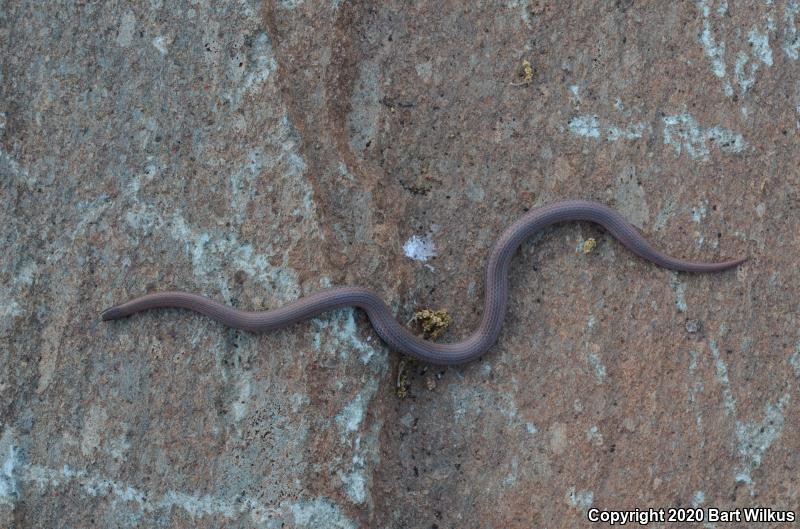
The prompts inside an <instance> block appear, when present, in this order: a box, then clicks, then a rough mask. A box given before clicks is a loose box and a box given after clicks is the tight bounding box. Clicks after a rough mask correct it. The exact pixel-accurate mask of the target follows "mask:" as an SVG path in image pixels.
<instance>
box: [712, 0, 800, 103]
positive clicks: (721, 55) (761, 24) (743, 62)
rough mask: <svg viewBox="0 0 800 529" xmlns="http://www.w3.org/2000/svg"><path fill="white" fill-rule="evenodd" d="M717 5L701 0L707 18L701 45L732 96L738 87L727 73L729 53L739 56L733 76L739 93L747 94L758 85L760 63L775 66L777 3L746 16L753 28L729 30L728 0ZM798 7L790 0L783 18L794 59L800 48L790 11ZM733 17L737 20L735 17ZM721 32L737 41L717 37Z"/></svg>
mask: <svg viewBox="0 0 800 529" xmlns="http://www.w3.org/2000/svg"><path fill="white" fill-rule="evenodd" d="M713 4H714V2H713V0H697V8H698V10H699V11H700V14H701V16H702V21H703V22H702V23H703V29H702V32H701V33H700V44H701V45H702V47H703V50H704V53H705V55H706V57H708V58H709V59H710V61H711V71H712V72H713V73H714V75H715V76H716V77H717V78H719V79H720V80H721V81H722V89H723V92H724V94H725V95H726V96H728V97H732V96H733V95H734V87H733V85H732V84H731V80H730V78H729V77H728V75H727V73H728V64H727V57H726V52H728V51H730V52H731V53H730V56H731V57H732V58H733V59H735V60H734V63H733V79H734V81H735V82H736V84H737V85H738V88H739V92H740V93H741V94H742V95H744V94H746V93H747V91H748V90H750V88H751V87H752V86H753V85H754V84H755V82H756V79H757V73H758V70H759V66H760V65H765V66H767V67H771V66H772V65H773V60H774V59H773V52H772V47H771V46H770V34H771V33H775V32H777V31H778V27H777V24H776V21H775V17H774V14H773V11H774V3H773V2H771V1H765V2H761V3H760V8H759V11H760V13H756V14H755V15H754V16H751V17H745V18H743V20H745V21H747V22H748V24H750V23H751V22H754V23H752V24H751V25H750V27H749V29H748V28H745V27H735V28H733V29H732V30H726V25H727V24H729V23H730V20H731V17H729V16H728V15H729V10H728V2H727V0H722V1H721V2H718V3H717V8H716V9H712V5H713ZM796 8H797V3H796V0H788V1H787V4H786V9H785V11H784V17H783V21H784V22H785V29H784V31H783V33H784V45H783V49H784V51H785V52H786V54H787V56H789V57H790V58H792V54H793V52H794V54H795V55H796V50H797V47H796V46H797V38H796V37H797V35H796V26H795V22H794V14H790V13H792V12H793V11H796ZM733 20H737V19H736V18H733ZM717 34H718V35H724V34H732V35H733V36H734V39H736V40H734V41H732V42H729V43H728V44H730V46H726V42H725V41H724V40H723V37H716V36H715V35H717ZM737 48H738V50H737ZM795 58H796V57H795Z"/></svg>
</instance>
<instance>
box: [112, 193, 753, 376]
mask: <svg viewBox="0 0 800 529" xmlns="http://www.w3.org/2000/svg"><path fill="white" fill-rule="evenodd" d="M565 221H590V222H596V223H597V224H600V225H601V226H603V227H604V228H605V229H606V230H608V232H609V233H611V235H613V236H614V237H616V238H617V239H618V240H619V241H620V242H621V243H622V244H624V245H625V246H627V247H628V249H630V250H631V251H632V252H633V253H635V254H637V255H639V256H640V257H643V258H645V259H647V260H649V261H652V262H653V263H655V264H657V265H660V266H663V267H665V268H669V269H672V270H678V271H681V272H717V271H721V270H726V269H728V268H733V267H734V266H736V265H738V264H740V263H742V262H743V261H744V260H745V259H733V260H730V261H723V262H720V263H697V262H691V261H684V260H683V259H678V258H676V257H671V256H669V255H666V254H664V253H662V252H660V251H658V250H656V249H655V248H653V246H652V245H650V243H649V242H647V240H646V239H645V238H644V237H642V235H641V234H640V233H639V232H638V231H637V230H636V228H634V227H633V226H632V225H631V224H630V223H629V222H628V221H627V220H626V219H625V217H623V216H622V215H621V214H620V213H618V212H617V211H615V210H613V209H611V208H609V207H607V206H604V205H603V204H600V203H598V202H592V201H588V200H565V201H563V202H556V203H554V204H550V205H548V206H544V207H540V208H536V209H534V210H531V211H530V212H528V213H527V214H525V215H524V216H523V217H522V218H520V219H519V220H517V221H516V222H515V223H514V224H512V225H511V226H510V227H508V228H507V229H506V230H505V231H504V232H503V233H502V235H501V236H500V238H499V239H498V240H497V242H496V243H495V245H494V248H493V249H492V252H491V254H490V255H489V262H488V263H487V265H486V285H485V288H486V294H485V297H484V301H483V317H482V318H481V322H480V325H479V326H478V328H477V329H476V330H475V332H473V333H472V334H471V335H470V336H469V337H468V338H467V339H466V340H463V341H461V342H456V343H436V342H431V341H427V340H424V339H422V338H419V337H418V336H415V335H414V334H412V333H411V332H410V331H408V330H407V329H406V328H405V327H403V326H402V325H400V324H399V323H397V321H396V320H395V318H394V316H393V315H392V312H391V311H390V310H389V307H388V306H386V304H385V303H384V302H383V300H382V299H381V298H380V297H378V295H377V294H375V293H374V292H372V291H371V290H369V289H366V288H361V287H337V288H329V289H326V290H322V291H319V292H316V293H314V294H311V295H309V296H306V297H304V298H300V299H298V300H297V301H294V302H292V303H289V304H288V305H285V306H283V307H280V308H277V309H271V310H267V311H243V310H238V309H235V308H232V307H228V306H226V305H223V304H221V303H218V302H216V301H213V300H211V299H209V298H206V297H204V296H200V295H197V294H190V293H187V292H159V293H154V294H147V295H144V296H141V297H138V298H136V299H133V300H131V301H128V302H127V303H123V304H122V305H117V306H116V307H112V308H110V309H107V310H105V311H103V313H102V319H103V320H115V319H118V318H124V317H125V316H129V315H131V314H133V313H135V312H139V311H142V310H146V309H154V308H166V307H178V308H185V309H190V310H193V311H196V312H199V313H201V314H205V315H206V316H208V317H210V318H212V319H214V320H217V321H219V322H221V323H223V324H225V325H227V326H229V327H234V328H236V329H243V330H246V331H271V330H275V329H280V328H281V327H286V326H287V325H291V324H293V323H297V322H300V321H303V320H307V319H309V318H312V317H314V316H317V315H319V314H321V313H323V312H327V311H329V310H333V309H338V308H342V307H358V308H360V309H363V310H364V311H366V313H367V316H369V320H370V322H371V323H372V326H373V327H374V328H375V332H377V333H378V335H379V336H380V337H381V338H382V339H383V341H385V342H386V343H387V344H388V345H389V347H390V348H391V349H393V350H396V351H400V352H402V353H405V354H408V355H411V356H414V357H417V358H419V359H421V360H424V361H427V362H431V363H434V364H462V363H465V362H469V361H470V360H474V359H476V358H478V357H479V356H481V355H483V354H484V353H485V352H486V351H487V350H489V348H490V347H491V346H492V345H494V343H495V342H496V341H497V337H498V335H499V334H500V327H501V326H502V325H503V318H504V317H505V313H506V307H507V304H508V269H509V265H510V263H511V257H512V256H513V255H514V252H515V251H516V250H517V248H519V246H520V245H521V244H522V243H523V242H524V241H525V240H526V239H527V238H529V237H530V236H531V235H533V234H534V233H536V232H538V231H539V230H541V229H542V228H544V227H545V226H548V225H550V224H555V223H557V222H565Z"/></svg>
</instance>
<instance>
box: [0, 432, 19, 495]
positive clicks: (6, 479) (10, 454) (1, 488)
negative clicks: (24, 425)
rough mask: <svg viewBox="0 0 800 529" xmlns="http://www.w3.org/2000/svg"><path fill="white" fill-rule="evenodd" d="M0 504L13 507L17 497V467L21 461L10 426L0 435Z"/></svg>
mask: <svg viewBox="0 0 800 529" xmlns="http://www.w3.org/2000/svg"><path fill="white" fill-rule="evenodd" d="M0 461H2V463H1V464H0V505H7V506H10V507H12V508H13V507H14V505H16V502H17V500H18V499H19V485H18V483H17V479H18V476H17V474H18V471H19V469H18V467H19V465H20V463H21V461H20V457H19V449H18V448H17V447H16V445H15V442H14V435H13V432H12V430H11V429H10V428H6V429H5V430H4V431H3V436H2V437H0Z"/></svg>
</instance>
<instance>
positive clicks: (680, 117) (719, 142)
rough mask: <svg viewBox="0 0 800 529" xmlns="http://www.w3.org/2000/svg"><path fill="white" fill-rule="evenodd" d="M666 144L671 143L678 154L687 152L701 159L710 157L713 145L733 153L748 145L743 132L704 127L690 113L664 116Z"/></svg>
mask: <svg viewBox="0 0 800 529" xmlns="http://www.w3.org/2000/svg"><path fill="white" fill-rule="evenodd" d="M664 144H665V145H671V146H672V147H673V149H674V150H675V153H676V154H677V155H678V156H680V154H681V153H682V152H685V153H686V154H688V155H689V157H690V158H695V159H701V160H707V159H708V158H709V155H710V153H711V147H712V146H714V147H716V148H717V149H719V150H721V151H723V152H727V153H732V154H736V153H740V152H742V151H744V149H745V147H747V142H746V141H745V139H744V137H742V135H741V134H739V133H737V132H734V131H732V130H730V129H726V128H723V127H719V126H714V127H711V128H708V129H703V128H701V127H700V126H699V125H698V123H697V120H695V118H694V117H693V116H692V115H691V114H689V113H683V114H675V115H670V116H665V117H664Z"/></svg>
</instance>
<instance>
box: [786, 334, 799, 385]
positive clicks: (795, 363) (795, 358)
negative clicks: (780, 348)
mask: <svg viewBox="0 0 800 529" xmlns="http://www.w3.org/2000/svg"><path fill="white" fill-rule="evenodd" d="M789 364H790V365H791V366H792V369H794V374H795V375H796V376H798V377H800V340H798V341H797V344H796V345H795V347H794V353H793V354H792V356H791V357H789Z"/></svg>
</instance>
